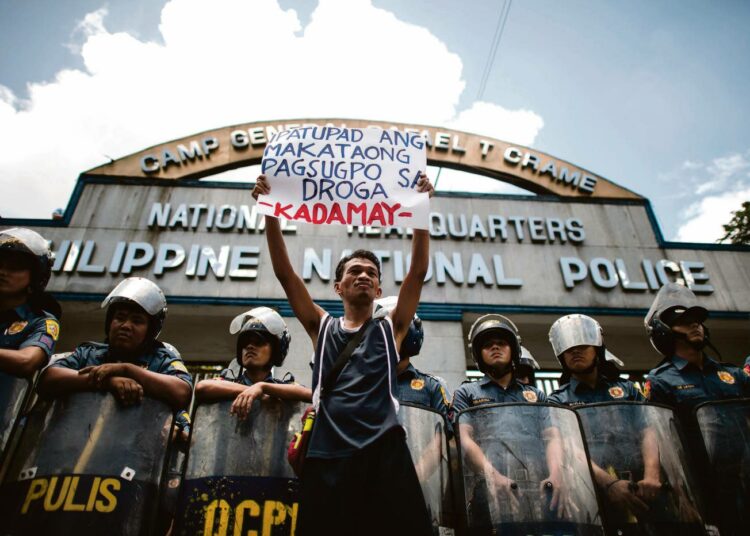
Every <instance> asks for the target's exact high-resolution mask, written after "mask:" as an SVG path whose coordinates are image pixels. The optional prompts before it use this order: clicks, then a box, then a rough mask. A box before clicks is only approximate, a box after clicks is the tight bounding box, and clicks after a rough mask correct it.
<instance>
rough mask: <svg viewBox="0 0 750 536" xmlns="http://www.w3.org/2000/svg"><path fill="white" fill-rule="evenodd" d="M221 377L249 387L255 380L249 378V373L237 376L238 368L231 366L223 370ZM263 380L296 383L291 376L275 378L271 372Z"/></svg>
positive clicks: (266, 381)
mask: <svg viewBox="0 0 750 536" xmlns="http://www.w3.org/2000/svg"><path fill="white" fill-rule="evenodd" d="M219 379H220V380H224V381H228V382H234V383H239V384H241V385H246V386H248V387H250V386H251V385H253V380H251V379H250V378H248V377H247V374H240V376H239V378H238V377H237V371H236V369H232V368H229V367H227V368H225V369H224V370H222V371H221V373H220V374H219ZM263 382H264V383H279V384H284V385H285V384H289V383H294V378H293V377H291V378H289V379H287V378H286V377H284V378H282V379H280V380H279V379H277V378H274V377H273V375H272V374H271V373H270V372H269V373H268V376H266V377H265V378H264V379H263Z"/></svg>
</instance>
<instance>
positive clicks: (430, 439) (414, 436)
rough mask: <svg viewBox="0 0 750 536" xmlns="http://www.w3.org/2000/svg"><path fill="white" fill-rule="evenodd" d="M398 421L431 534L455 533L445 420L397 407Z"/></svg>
mask: <svg viewBox="0 0 750 536" xmlns="http://www.w3.org/2000/svg"><path fill="white" fill-rule="evenodd" d="M399 420H400V421H401V424H402V425H403V426H404V428H405V429H406V444H407V446H408V447H409V451H410V452H411V458H412V461H413V462H414V467H415V468H416V470H417V476H418V477H419V483H420V484H421V486H422V494H423V495H424V499H425V503H426V505H427V510H428V511H429V513H430V517H431V519H432V527H433V532H434V534H444V533H445V532H446V530H448V531H450V530H453V529H455V521H454V516H453V508H452V503H453V496H452V493H451V484H450V465H449V461H448V437H447V435H446V423H445V418H444V417H443V416H442V415H441V414H440V413H439V412H437V411H435V410H433V409H430V408H426V407H424V406H417V405H412V404H408V403H404V402H402V403H400V409H399Z"/></svg>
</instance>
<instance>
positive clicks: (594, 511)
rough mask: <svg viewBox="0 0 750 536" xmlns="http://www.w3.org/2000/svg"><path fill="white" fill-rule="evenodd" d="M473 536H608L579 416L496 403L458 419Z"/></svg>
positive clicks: (559, 410) (548, 408)
mask: <svg viewBox="0 0 750 536" xmlns="http://www.w3.org/2000/svg"><path fill="white" fill-rule="evenodd" d="M456 432H457V437H458V451H459V459H460V463H461V468H460V470H461V473H462V475H463V500H462V502H463V506H464V508H463V513H464V515H465V523H466V532H467V533H468V534H504V535H505V534H507V535H513V536H516V535H517V536H527V535H542V534H545V535H559V536H562V535H582V536H583V535H601V534H603V528H602V521H601V518H600V515H599V506H598V503H597V496H596V491H595V489H594V483H593V481H592V477H591V472H590V469H589V463H588V457H587V454H586V447H585V445H584V443H583V438H582V436H581V431H580V427H579V424H578V418H577V416H576V414H575V412H574V411H572V410H570V409H567V408H562V407H556V406H549V405H546V404H492V405H488V406H478V407H474V408H469V409H466V410H464V411H462V412H461V413H459V415H458V417H457V419H456Z"/></svg>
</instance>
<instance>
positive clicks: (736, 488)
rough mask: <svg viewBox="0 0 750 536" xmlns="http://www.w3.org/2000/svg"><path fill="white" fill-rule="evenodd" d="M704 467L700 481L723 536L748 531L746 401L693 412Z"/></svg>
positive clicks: (749, 404)
mask: <svg viewBox="0 0 750 536" xmlns="http://www.w3.org/2000/svg"><path fill="white" fill-rule="evenodd" d="M695 417H696V420H697V422H698V428H699V429H700V433H701V436H702V438H703V443H704V445H705V453H706V454H707V456H708V468H704V474H705V478H704V479H703V481H704V482H705V485H706V486H707V487H708V492H709V493H710V494H711V496H712V499H713V500H712V501H710V502H711V504H712V506H713V510H714V516H713V517H714V520H715V522H716V524H717V525H718V526H719V529H720V530H721V534H722V536H724V535H725V534H747V532H748V530H750V399H747V398H744V399H739V400H722V401H715V402H706V403H704V404H701V405H699V406H698V407H697V408H696V409H695Z"/></svg>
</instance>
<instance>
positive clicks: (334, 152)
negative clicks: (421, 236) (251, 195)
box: [258, 126, 430, 229]
mask: <svg viewBox="0 0 750 536" xmlns="http://www.w3.org/2000/svg"><path fill="white" fill-rule="evenodd" d="M426 167H427V157H426V154H425V142H424V138H422V136H421V134H418V133H414V132H400V131H398V130H383V129H381V128H377V127H372V128H338V127H333V126H325V127H321V126H307V127H301V128H295V129H292V130H287V131H284V132H280V133H278V134H276V135H275V136H273V137H272V138H271V139H270V140H269V141H268V144H267V145H266V149H265V151H264V153H263V162H262V164H261V168H262V173H263V174H265V175H266V177H267V178H268V181H269V184H270V186H271V194H270V195H267V196H265V195H264V196H260V197H259V198H258V211H259V212H260V213H261V214H267V215H270V216H274V217H277V218H278V217H282V218H286V219H289V220H295V221H303V222H307V223H314V224H341V225H376V226H380V227H384V226H389V225H397V226H403V227H413V228H417V229H427V228H428V226H429V212H430V208H429V196H428V195H427V194H426V193H418V192H417V191H416V184H417V180H418V179H419V175H420V173H423V172H424V171H425V169H426Z"/></svg>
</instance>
